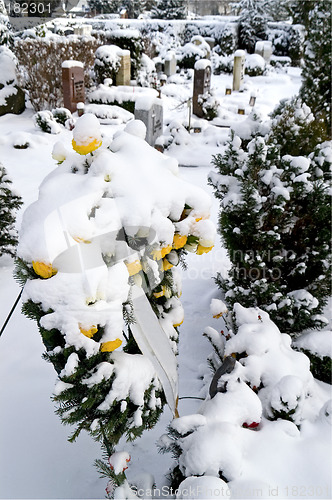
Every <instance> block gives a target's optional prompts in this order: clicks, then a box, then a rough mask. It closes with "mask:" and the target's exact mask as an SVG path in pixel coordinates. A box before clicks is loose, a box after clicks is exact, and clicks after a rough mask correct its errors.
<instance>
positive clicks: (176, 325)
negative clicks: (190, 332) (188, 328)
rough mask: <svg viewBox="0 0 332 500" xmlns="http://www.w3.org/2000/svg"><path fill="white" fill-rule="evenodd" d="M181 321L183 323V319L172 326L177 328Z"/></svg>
mask: <svg viewBox="0 0 332 500" xmlns="http://www.w3.org/2000/svg"><path fill="white" fill-rule="evenodd" d="M182 323H183V320H182V321H180V323H176V324H175V325H173V326H174V328H177V327H178V326H180V325H182Z"/></svg>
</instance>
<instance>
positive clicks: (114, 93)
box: [88, 84, 158, 113]
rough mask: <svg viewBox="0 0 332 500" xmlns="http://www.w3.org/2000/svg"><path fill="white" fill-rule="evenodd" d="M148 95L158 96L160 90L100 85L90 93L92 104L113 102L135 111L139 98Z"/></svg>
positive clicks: (131, 111) (89, 98) (89, 97)
mask: <svg viewBox="0 0 332 500" xmlns="http://www.w3.org/2000/svg"><path fill="white" fill-rule="evenodd" d="M143 96H146V97H157V96H158V92H157V91H156V90H155V89H152V88H146V87H130V86H127V85H121V86H120V87H114V86H111V87H109V86H108V85H102V84H101V85H98V87H97V88H96V89H94V90H92V91H91V92H89V94H88V100H89V102H90V103H91V104H112V105H116V106H120V107H122V108H124V109H125V110H127V111H129V112H130V113H133V112H134V110H135V102H136V100H137V99H139V98H141V97H143Z"/></svg>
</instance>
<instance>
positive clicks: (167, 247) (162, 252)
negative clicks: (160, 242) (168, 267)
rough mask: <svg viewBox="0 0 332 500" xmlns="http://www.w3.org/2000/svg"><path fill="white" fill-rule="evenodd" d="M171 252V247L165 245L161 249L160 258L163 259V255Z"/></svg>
mask: <svg viewBox="0 0 332 500" xmlns="http://www.w3.org/2000/svg"><path fill="white" fill-rule="evenodd" d="M171 250H172V245H167V246H166V247H163V248H162V249H161V258H162V259H163V258H164V257H165V255H167V254H168V253H170V251H171Z"/></svg>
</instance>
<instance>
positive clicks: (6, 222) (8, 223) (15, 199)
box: [0, 163, 22, 257]
mask: <svg viewBox="0 0 332 500" xmlns="http://www.w3.org/2000/svg"><path fill="white" fill-rule="evenodd" d="M11 184H12V182H11V180H10V179H9V178H8V176H7V173H6V169H5V167H4V166H3V165H2V164H1V163H0V257H1V256H2V255H3V254H9V255H12V256H13V257H14V256H15V247H16V245H17V241H18V240H17V235H16V231H15V228H14V224H15V215H14V213H15V211H16V210H17V209H19V208H20V206H21V205H22V200H21V197H20V196H18V195H17V194H15V193H13V191H12V189H11Z"/></svg>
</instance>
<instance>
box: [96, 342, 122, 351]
mask: <svg viewBox="0 0 332 500" xmlns="http://www.w3.org/2000/svg"><path fill="white" fill-rule="evenodd" d="M121 344H122V340H120V339H115V340H110V341H109V342H104V343H103V344H101V346H100V350H101V352H112V351H115V349H117V348H118V347H120V345H121Z"/></svg>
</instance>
